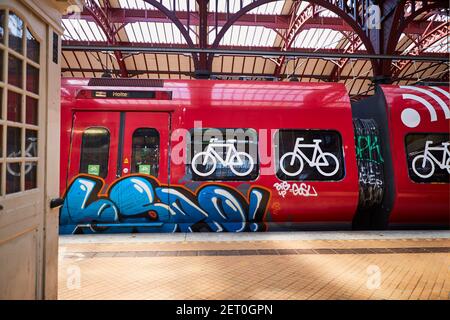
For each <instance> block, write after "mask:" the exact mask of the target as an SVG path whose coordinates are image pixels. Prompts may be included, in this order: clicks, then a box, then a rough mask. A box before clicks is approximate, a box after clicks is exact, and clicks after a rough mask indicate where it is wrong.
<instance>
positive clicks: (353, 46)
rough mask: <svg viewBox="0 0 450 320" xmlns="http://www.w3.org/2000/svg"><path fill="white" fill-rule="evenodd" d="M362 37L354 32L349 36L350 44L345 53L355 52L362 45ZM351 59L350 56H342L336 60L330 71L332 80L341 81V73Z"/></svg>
mask: <svg viewBox="0 0 450 320" xmlns="http://www.w3.org/2000/svg"><path fill="white" fill-rule="evenodd" d="M362 44H363V43H362V41H361V39H360V38H359V37H358V36H356V35H355V34H352V35H351V36H350V37H349V43H348V46H347V47H346V48H345V49H344V53H355V52H356V50H358V49H359V48H360V47H361V46H362ZM349 61H350V59H349V58H340V59H339V60H338V61H336V62H334V63H335V65H334V66H333V70H332V71H331V73H330V81H339V80H340V78H341V73H342V71H343V70H344V67H345V65H346V64H347V63H348V62H349Z"/></svg>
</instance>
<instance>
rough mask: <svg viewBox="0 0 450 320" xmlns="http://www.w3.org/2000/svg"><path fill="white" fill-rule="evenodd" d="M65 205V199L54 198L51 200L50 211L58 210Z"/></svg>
mask: <svg viewBox="0 0 450 320" xmlns="http://www.w3.org/2000/svg"><path fill="white" fill-rule="evenodd" d="M63 204H64V199H62V198H54V199H52V200H50V209H54V208H58V207H60V206H62V205H63Z"/></svg>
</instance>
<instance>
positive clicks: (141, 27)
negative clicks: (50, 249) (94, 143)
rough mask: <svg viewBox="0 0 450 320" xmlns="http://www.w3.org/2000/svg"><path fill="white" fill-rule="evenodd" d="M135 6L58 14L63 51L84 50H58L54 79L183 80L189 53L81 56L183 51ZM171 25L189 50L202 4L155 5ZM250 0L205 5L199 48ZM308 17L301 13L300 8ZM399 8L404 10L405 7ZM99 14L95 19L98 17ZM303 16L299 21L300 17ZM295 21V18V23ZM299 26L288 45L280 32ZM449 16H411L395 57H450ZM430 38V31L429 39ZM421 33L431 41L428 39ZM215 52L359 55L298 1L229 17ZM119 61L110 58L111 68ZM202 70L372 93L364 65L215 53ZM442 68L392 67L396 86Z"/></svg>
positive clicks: (336, 28) (125, 0)
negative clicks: (205, 23)
mask: <svg viewBox="0 0 450 320" xmlns="http://www.w3.org/2000/svg"><path fill="white" fill-rule="evenodd" d="M149 2H151V1H144V0H86V1H85V5H84V7H83V8H79V7H78V10H73V11H72V12H68V13H67V14H66V15H65V16H64V18H63V22H62V24H63V27H64V30H65V31H64V35H63V39H62V40H63V48H64V46H65V45H67V46H69V45H71V46H72V47H73V46H74V45H75V46H76V45H79V46H80V48H82V47H83V46H84V50H66V49H64V50H63V61H62V74H63V76H65V77H100V76H101V75H102V74H103V73H104V72H105V71H106V70H110V71H111V72H112V74H113V76H121V75H122V76H123V71H124V70H126V71H125V73H126V76H128V77H134V78H159V79H185V78H193V77H194V75H195V63H194V61H193V57H192V55H191V54H188V53H186V52H182V53H163V52H161V53H149V52H140V51H135V52H129V51H128V52H123V53H118V52H114V53H113V52H106V51H91V50H89V48H88V47H89V46H96V45H100V46H102V45H111V44H115V45H119V46H122V47H133V46H136V47H137V46H140V47H142V46H148V47H163V48H164V47H167V48H172V49H173V48H188V47H189V43H187V41H186V38H185V36H184V35H183V34H182V32H181V31H180V29H179V27H178V26H177V25H176V24H175V23H173V20H171V19H169V17H167V14H166V13H165V12H162V11H161V10H160V8H156V7H155V6H154V5H151V4H150V3H149ZM156 2H157V3H159V5H161V6H164V7H165V8H166V9H167V10H168V12H170V14H171V15H173V16H174V17H176V18H177V19H178V21H180V22H181V23H182V25H183V27H184V28H186V30H187V33H188V34H189V36H190V39H191V40H192V44H193V45H195V46H197V45H198V44H199V42H200V41H201V40H200V33H201V30H200V20H201V15H202V12H201V10H202V8H199V4H198V2H197V1H195V0H159V1H156ZM253 2H255V0H228V1H224V0H219V1H218V0H210V1H209V2H208V5H207V7H206V17H207V21H208V26H207V37H206V38H207V40H206V41H207V44H206V46H211V45H213V44H214V41H215V39H216V37H217V35H218V34H219V33H220V31H221V29H222V28H223V27H224V25H226V23H227V21H228V19H229V17H230V16H232V15H233V14H234V13H237V12H239V11H240V10H242V8H244V7H245V6H246V5H250V4H252V3H253ZM311 6H313V13H312V14H310V15H309V16H308V15H307V14H306V13H307V10H311ZM406 10H408V8H406ZM102 17H103V18H106V20H107V21H106V23H103V24H102V23H99V21H100V22H102V21H103V22H105V19H103V20H102V19H99V18H102ZM305 17H306V18H305ZM302 19H303V20H302ZM299 23H300V24H301V26H300V28H299V29H298V32H296V33H295V37H294V38H293V39H291V41H287V40H286V39H287V34H288V32H289V31H290V30H292V28H293V26H295V24H299ZM448 26H449V11H448V9H436V10H433V11H425V12H423V13H422V14H420V15H417V16H416V18H415V19H414V21H412V22H411V23H410V24H409V25H408V26H407V28H405V30H404V32H403V33H402V34H401V36H400V39H399V41H398V43H397V45H396V49H395V52H396V53H397V54H399V55H407V54H410V55H432V56H442V55H448V54H449V53H450V48H449V39H450V35H449V32H448V31H449V27H448ZM432 32H434V33H432ZM430 34H431V35H430ZM218 48H224V49H239V50H240V51H248V52H251V51H252V50H257V51H261V50H262V51H264V50H266V51H268V52H273V51H277V52H278V51H282V50H287V49H292V50H298V51H301V52H311V53H314V52H329V53H349V52H350V53H367V49H366V47H365V46H364V44H363V43H361V41H358V35H357V33H356V32H355V30H354V29H353V28H352V27H351V26H349V25H348V24H347V23H346V22H344V20H343V19H342V18H341V17H339V16H338V15H337V14H336V13H334V12H331V11H330V10H327V9H324V8H322V7H319V6H317V5H313V4H310V3H308V2H306V1H301V2H300V1H293V0H280V1H274V2H269V3H266V4H262V5H260V6H257V7H255V8H253V9H252V10H250V11H248V12H247V13H246V14H245V15H243V16H242V17H241V18H240V19H238V20H237V21H235V22H234V23H233V24H232V25H231V26H230V27H229V29H227V31H226V32H225V34H224V36H223V38H221V40H220V42H219V44H218ZM119 61H120V62H119ZM211 72H212V76H213V77H214V78H220V79H236V78H239V77H245V78H246V79H247V78H248V79H257V80H274V79H280V80H287V79H288V78H289V77H290V76H295V77H297V78H298V79H299V80H300V81H303V82H324V81H325V82H326V81H336V82H342V83H345V86H346V87H347V90H348V92H349V93H350V95H351V96H353V97H360V96H365V95H367V94H371V93H372V92H373V90H372V89H373V84H372V81H371V80H372V76H373V75H374V73H373V68H372V64H371V62H370V60H368V59H343V58H340V59H336V58H315V57H311V58H307V57H287V58H281V57H274V56H273V55H270V56H269V55H268V56H252V55H246V54H239V55H237V54H236V55H220V54H215V56H214V59H213V60H212V65H211ZM448 72H449V65H448V63H445V62H439V63H437V62H428V61H416V62H412V61H406V60H399V61H393V62H392V73H393V80H394V83H396V84H412V83H416V82H418V81H421V80H428V81H441V80H442V79H444V81H448V80H446V79H448V75H446V74H448Z"/></svg>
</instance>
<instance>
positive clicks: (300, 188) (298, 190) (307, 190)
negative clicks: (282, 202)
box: [273, 181, 318, 198]
mask: <svg viewBox="0 0 450 320" xmlns="http://www.w3.org/2000/svg"><path fill="white" fill-rule="evenodd" d="M273 186H274V188H275V189H276V190H277V191H278V194H279V195H280V196H282V197H283V198H284V197H285V196H286V194H287V193H288V192H290V193H292V195H294V196H301V197H317V196H318V194H317V192H316V189H315V188H314V187H313V186H311V185H308V184H306V183H304V182H302V183H300V184H299V183H288V182H286V181H283V182H282V183H279V182H276V183H274V185H273Z"/></svg>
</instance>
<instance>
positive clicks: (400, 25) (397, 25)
mask: <svg viewBox="0 0 450 320" xmlns="http://www.w3.org/2000/svg"><path fill="white" fill-rule="evenodd" d="M395 1H397V0H388V1H387V2H392V3H394V4H395V7H394V8H393V13H392V14H391V15H389V17H388V19H387V20H389V21H388V22H389V26H388V27H387V28H385V33H384V35H383V36H384V39H385V45H384V46H383V51H384V53H385V54H391V53H392V52H394V51H395V50H396V47H397V44H398V41H399V40H400V37H401V35H402V33H408V32H407V30H408V27H409V26H411V25H412V24H413V23H414V22H415V21H414V20H415V19H416V18H417V17H419V16H422V15H423V14H425V13H432V12H433V11H434V10H436V9H446V8H448V1H447V0H429V1H415V0H408V1H406V0H401V1H399V2H395ZM383 4H384V3H383ZM385 23H386V22H385ZM391 70H392V61H391V60H385V61H383V62H382V65H381V72H382V74H390V72H391Z"/></svg>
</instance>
